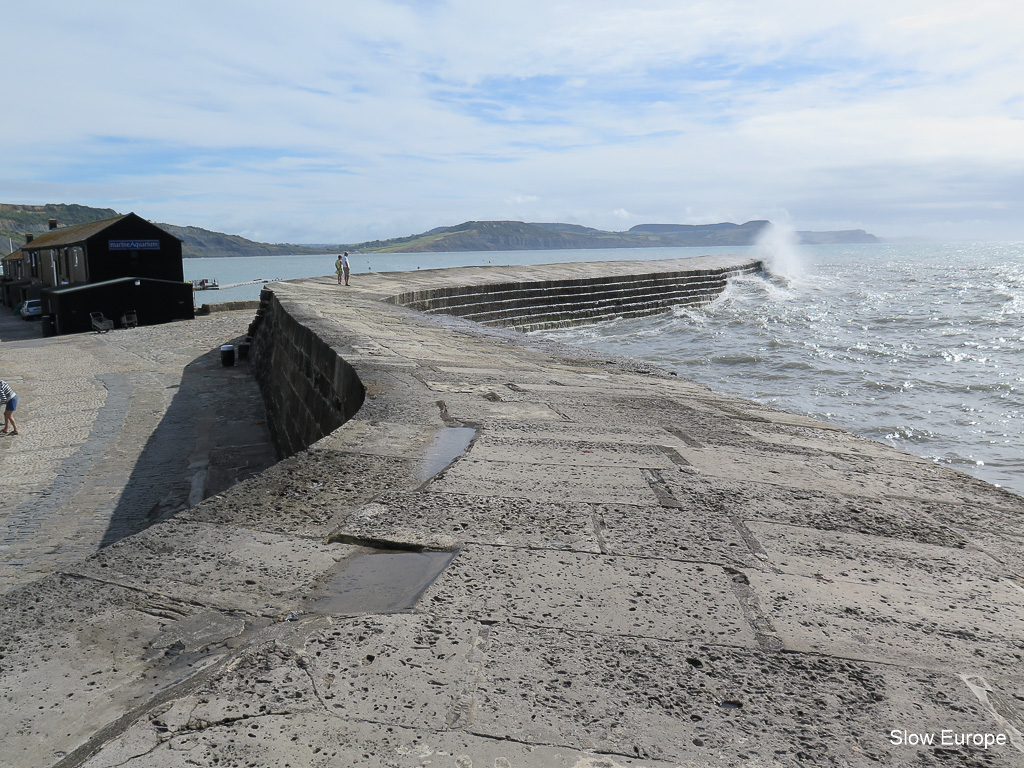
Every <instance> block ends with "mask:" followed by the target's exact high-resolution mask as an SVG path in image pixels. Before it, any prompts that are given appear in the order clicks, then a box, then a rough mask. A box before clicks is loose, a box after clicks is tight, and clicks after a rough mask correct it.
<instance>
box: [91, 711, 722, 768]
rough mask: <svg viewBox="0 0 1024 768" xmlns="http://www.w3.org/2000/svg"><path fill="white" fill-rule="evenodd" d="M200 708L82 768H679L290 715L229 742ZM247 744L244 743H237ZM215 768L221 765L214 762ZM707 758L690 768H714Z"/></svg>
mask: <svg viewBox="0 0 1024 768" xmlns="http://www.w3.org/2000/svg"><path fill="white" fill-rule="evenodd" d="M197 702H198V700H197V699H196V698H195V697H193V698H190V699H185V700H182V701H181V702H178V703H177V704H176V706H175V707H174V708H173V709H170V710H168V711H167V712H166V713H163V714H162V715H161V716H160V719H159V723H160V724H159V725H156V724H154V723H151V722H139V723H138V724H136V725H135V726H134V728H133V729H132V731H131V732H130V733H128V734H126V735H125V736H124V737H123V738H122V739H119V740H117V741H115V742H113V743H112V744H110V745H109V746H107V747H106V748H105V749H104V751H103V752H102V753H101V754H100V755H98V756H97V757H95V758H93V759H92V760H89V761H88V762H86V763H85V764H83V768H122V767H123V766H124V765H125V760H127V759H131V762H130V763H129V764H128V765H130V766H131V768H193V767H194V766H195V765H197V764H198V765H215V764H219V765H225V764H227V765H237V766H299V765H302V766H320V765H325V766H332V768H333V766H335V765H337V766H360V768H426V767H427V766H431V768H473V767H474V766H477V768H491V767H492V766H493V767H494V768H678V764H677V763H674V762H672V763H665V762H661V761H652V760H638V759H632V758H629V757H623V756H621V755H614V756H611V755H604V754H595V753H594V752H590V751H585V750H577V749H571V748H567V747H564V746H552V747H549V746H543V745H535V744H523V743H518V742H515V741H507V740H497V739H492V738H487V737H480V736H475V735H473V734H472V733H466V732H462V731H440V732H438V731H432V730H429V729H412V728H403V727H400V726H386V727H384V726H382V725H381V724H380V723H376V722H345V721H343V720H339V719H336V718H327V717H325V716H324V715H323V714H321V713H319V712H318V713H305V712H288V713H286V714H280V715H277V714H268V715H262V716H260V717H259V719H258V721H257V720H255V719H250V721H249V722H248V726H249V727H248V728H246V727H244V726H242V725H239V726H237V727H236V729H233V730H232V731H230V733H235V732H236V731H237V735H238V737H239V738H235V737H234V736H231V737H230V738H229V737H227V735H226V732H225V729H224V727H222V726H219V723H218V722H211V723H209V724H206V723H202V724H199V725H197V724H196V721H195V720H194V719H192V720H190V719H189V713H190V712H191V709H192V707H194V706H195V705H196V703H197ZM243 734H244V736H245V738H241V737H242V736H243ZM218 761H219V762H218ZM720 765H721V762H720V761H717V760H714V759H712V758H706V759H702V760H700V761H696V762H688V763H687V768H712V766H715V767H716V768H717V766H720Z"/></svg>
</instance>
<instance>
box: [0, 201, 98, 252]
mask: <svg viewBox="0 0 1024 768" xmlns="http://www.w3.org/2000/svg"><path fill="white" fill-rule="evenodd" d="M117 215H118V213H117V211H115V210H114V209H113V208H90V207H88V206H85V205H73V204H72V205H65V204H63V203H59V204H50V205H11V204H8V203H0V253H2V254H3V255H5V256H6V255H7V254H8V253H10V252H11V251H12V250H17V249H18V248H20V247H21V246H23V245H24V244H25V234H26V233H32V234H33V235H40V234H42V233H43V232H46V231H47V230H48V229H49V228H50V225H49V223H48V222H49V220H50V219H56V220H57V223H58V225H59V226H62V227H71V226H75V225H76V224H87V223H89V222H90V221H98V220H100V219H109V218H111V217H112V216H117ZM12 244H13V246H14V247H13V249H12V248H11V246H12Z"/></svg>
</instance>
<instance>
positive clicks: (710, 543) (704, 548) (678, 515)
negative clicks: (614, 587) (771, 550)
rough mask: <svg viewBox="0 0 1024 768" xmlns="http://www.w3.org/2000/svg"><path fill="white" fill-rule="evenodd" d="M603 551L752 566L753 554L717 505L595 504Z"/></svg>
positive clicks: (615, 553) (756, 561)
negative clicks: (696, 507)
mask: <svg viewBox="0 0 1024 768" xmlns="http://www.w3.org/2000/svg"><path fill="white" fill-rule="evenodd" d="M594 511H595V513H596V514H597V515H598V519H599V521H600V523H601V526H602V527H601V531H600V532H601V539H602V541H603V543H604V545H605V548H606V552H607V553H608V554H612V555H629V556H632V557H656V558H667V559H670V560H688V561H697V562H704V563H722V564H729V565H740V566H751V565H756V564H757V563H758V560H757V558H756V557H754V556H753V555H752V554H751V552H750V550H749V548H748V547H747V545H746V543H745V542H744V540H743V537H742V536H741V535H740V532H739V530H738V529H737V528H736V525H735V524H734V523H733V521H732V520H731V519H730V518H729V517H728V516H727V515H725V514H722V512H721V511H719V510H708V511H706V512H704V513H703V514H701V513H700V512H699V511H697V510H692V509H688V510H685V511H681V510H679V509H672V508H665V507H661V506H635V505H630V504H596V505H594Z"/></svg>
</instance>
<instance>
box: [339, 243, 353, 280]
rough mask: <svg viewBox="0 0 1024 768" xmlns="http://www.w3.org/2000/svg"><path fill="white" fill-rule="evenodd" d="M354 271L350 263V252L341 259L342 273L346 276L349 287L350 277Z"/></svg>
mask: <svg viewBox="0 0 1024 768" xmlns="http://www.w3.org/2000/svg"><path fill="white" fill-rule="evenodd" d="M351 271H352V265H351V264H349V263H348V251H345V254H344V255H343V256H342V257H341V272H342V274H343V275H344V276H345V285H348V275H349V272H351Z"/></svg>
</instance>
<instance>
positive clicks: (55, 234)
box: [21, 213, 134, 251]
mask: <svg viewBox="0 0 1024 768" xmlns="http://www.w3.org/2000/svg"><path fill="white" fill-rule="evenodd" d="M133 215H134V214H131V213H126V214H124V215H122V216H114V217H113V218H110V219H100V220H99V221H90V222H87V223H85V224H76V225H75V226H73V227H63V228H61V229H51V230H50V231H49V232H44V233H43V234H41V235H39V236H38V237H35V238H33V240H32V242H31V243H25V245H23V246H21V248H22V250H25V251H36V250H39V249H41V248H56V247H57V246H60V245H72V244H74V243H80V242H82V241H83V240H86V239H88V238H90V237H92V236H93V235H95V234H97V233H98V232H102V231H103V230H104V229H106V228H107V227H109V226H110V225H112V224H116V223H117V222H119V221H121V219H124V218H126V217H128V216H133Z"/></svg>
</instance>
